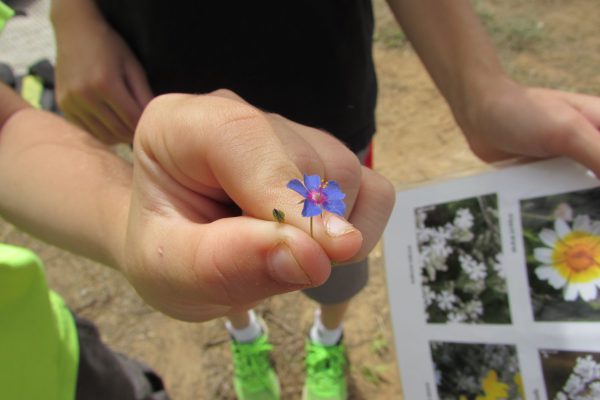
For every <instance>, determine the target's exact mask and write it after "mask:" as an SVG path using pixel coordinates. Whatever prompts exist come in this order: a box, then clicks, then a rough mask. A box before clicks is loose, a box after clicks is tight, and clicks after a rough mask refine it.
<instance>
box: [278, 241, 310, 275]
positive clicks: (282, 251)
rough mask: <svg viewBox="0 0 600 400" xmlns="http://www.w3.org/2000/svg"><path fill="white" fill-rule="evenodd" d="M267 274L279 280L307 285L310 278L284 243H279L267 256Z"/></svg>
mask: <svg viewBox="0 0 600 400" xmlns="http://www.w3.org/2000/svg"><path fill="white" fill-rule="evenodd" d="M267 268H268V269H269V274H270V275H271V276H272V277H273V279H275V280H276V281H279V282H285V283H293V284H295V285H308V284H310V283H311V282H310V279H309V278H308V276H307V275H306V273H305V272H304V270H303V269H302V267H300V264H298V261H296V258H295V257H294V255H293V254H292V252H291V251H290V248H289V247H288V246H287V245H285V244H279V245H277V246H276V247H275V248H274V249H272V250H271V251H270V252H269V254H268V256H267Z"/></svg>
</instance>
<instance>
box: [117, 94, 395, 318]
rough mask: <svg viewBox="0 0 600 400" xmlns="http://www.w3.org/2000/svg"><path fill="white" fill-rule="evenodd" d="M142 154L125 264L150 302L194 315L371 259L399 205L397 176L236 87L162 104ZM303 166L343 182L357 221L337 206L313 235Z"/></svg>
mask: <svg viewBox="0 0 600 400" xmlns="http://www.w3.org/2000/svg"><path fill="white" fill-rule="evenodd" d="M134 158H135V160H134V163H135V167H134V183H133V193H132V202H131V209H130V215H129V222H128V232H127V240H126V246H125V248H124V250H123V253H124V256H123V262H122V269H123V272H124V273H125V275H126V276H127V278H128V279H129V280H130V282H131V283H132V284H133V286H134V287H135V288H136V290H137V291H138V292H139V294H140V295H141V296H142V297H143V298H144V300H145V301H146V302H148V303H149V304H150V305H152V306H154V307H155V308H157V309H158V310H160V311H162V312H164V313H166V314H168V315H171V316H173V317H175V318H178V319H183V320H189V321H202V320H207V319H210V318H214V317H217V316H222V315H225V314H228V313H230V312H239V311H241V310H244V309H246V308H249V307H252V306H253V305H255V304H256V303H258V302H259V301H261V300H262V299H264V298H267V297H269V296H272V295H275V294H279V293H284V292H288V291H293V290H298V289H302V288H305V287H311V286H317V285H320V284H322V283H323V282H324V281H325V280H326V279H327V277H328V276H329V273H330V268H331V261H336V262H343V261H350V260H358V259H360V258H364V257H366V256H367V254H368V253H369V251H370V250H371V249H372V248H373V246H374V245H375V244H376V242H377V241H378V240H379V238H380V236H381V233H382V231H383V229H384V227H385V224H386V222H387V219H388V218H389V215H390V213H391V209H392V206H393V199H394V191H393V188H392V186H391V185H390V184H389V183H388V181H387V180H385V179H384V178H383V177H381V176H380V175H378V174H377V173H375V172H373V171H371V170H368V169H366V168H363V167H361V166H360V164H359V162H358V160H357V159H356V157H355V156H354V154H352V153H351V152H350V151H349V150H347V149H346V147H345V146H344V145H343V144H342V143H341V142H339V141H338V140H337V139H335V138H333V137H332V136H330V135H328V134H326V133H324V132H321V131H318V130H316V129H312V128H307V127H304V126H302V125H299V124H295V123H292V122H290V121H288V120H286V119H284V118H282V117H280V116H277V115H270V114H265V113H263V112H260V111H259V110H257V109H255V108H253V107H252V106H250V105H248V104H246V103H245V102H244V101H243V100H241V99H240V98H239V97H237V96H235V95H234V94H232V93H231V92H224V91H220V92H217V93H213V94H212V95H208V96H189V95H168V96H162V97H160V98H157V99H155V100H154V101H152V102H151V103H150V105H149V106H148V107H147V109H146V111H144V114H143V115H142V118H141V120H140V123H139V125H138V128H137V131H136V136H135V143H134ZM303 173H309V174H319V175H320V176H322V177H323V176H325V177H326V178H328V179H334V180H336V181H337V182H338V183H339V184H340V186H341V188H342V190H343V191H344V192H345V193H346V195H347V197H346V199H345V200H346V204H347V212H346V218H348V220H349V221H350V222H351V223H352V225H350V224H349V223H348V222H347V221H346V220H344V219H342V218H339V217H336V216H335V215H334V214H331V213H326V214H324V215H323V216H322V217H315V218H314V239H313V238H311V236H310V235H309V220H308V219H307V218H303V217H302V216H301V209H302V205H301V204H299V202H300V201H301V200H302V199H301V197H300V196H299V195H298V194H297V193H295V192H293V191H292V190H290V189H288V188H287V187H286V184H287V183H288V182H289V181H290V180H291V179H294V178H298V179H302V174H303ZM274 208H277V209H279V210H282V211H284V212H285V215H286V218H285V220H286V221H285V223H284V224H282V223H278V222H275V221H274V220H273V216H272V212H273V209H274ZM241 210H243V215H242V212H241ZM339 268H343V266H342V267H339Z"/></svg>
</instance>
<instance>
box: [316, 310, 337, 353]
mask: <svg viewBox="0 0 600 400" xmlns="http://www.w3.org/2000/svg"><path fill="white" fill-rule="evenodd" d="M342 333H343V327H342V325H340V326H338V327H337V328H335V329H327V328H326V327H325V325H323V322H321V310H319V309H317V310H316V311H315V321H314V323H313V326H312V327H311V328H310V333H309V337H310V340H312V341H313V342H316V343H319V344H321V345H323V346H333V345H335V344H337V343H338V342H339V341H340V338H341V337H342Z"/></svg>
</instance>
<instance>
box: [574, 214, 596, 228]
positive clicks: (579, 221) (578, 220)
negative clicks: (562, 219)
mask: <svg viewBox="0 0 600 400" xmlns="http://www.w3.org/2000/svg"><path fill="white" fill-rule="evenodd" d="M573 230H574V231H585V232H590V231H591V230H592V223H591V221H590V216H589V215H585V214H581V215H578V216H576V217H575V220H574V221H573Z"/></svg>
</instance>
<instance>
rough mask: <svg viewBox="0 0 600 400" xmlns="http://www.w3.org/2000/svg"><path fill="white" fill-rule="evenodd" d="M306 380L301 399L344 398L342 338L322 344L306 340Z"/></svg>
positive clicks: (337, 399)
mask: <svg viewBox="0 0 600 400" xmlns="http://www.w3.org/2000/svg"><path fill="white" fill-rule="evenodd" d="M305 363H306V382H305V383H304V389H303V390H302V400H346V399H347V398H348V388H347V384H346V368H345V367H346V349H345V348H344V344H343V343H342V340H341V339H340V341H339V342H338V344H336V345H333V346H323V345H320V344H318V343H314V342H313V341H311V340H308V342H307V344H306V361H305Z"/></svg>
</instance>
